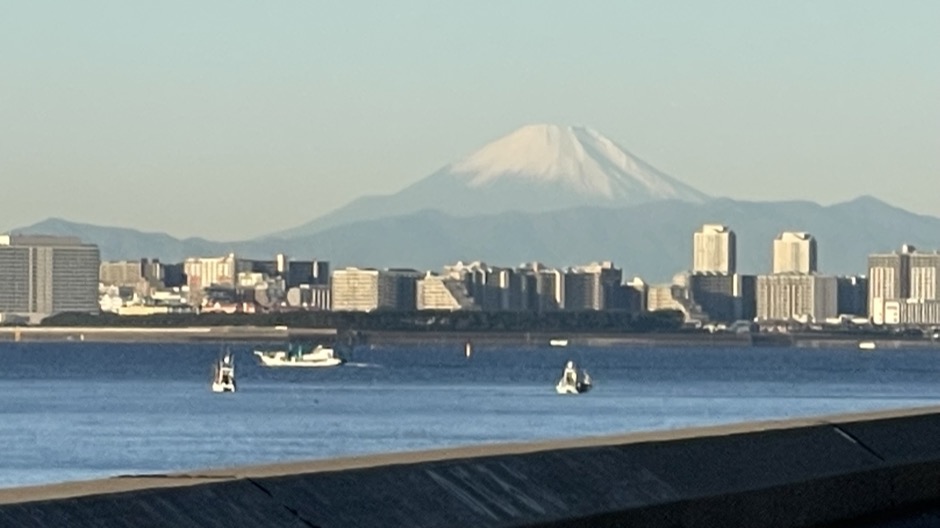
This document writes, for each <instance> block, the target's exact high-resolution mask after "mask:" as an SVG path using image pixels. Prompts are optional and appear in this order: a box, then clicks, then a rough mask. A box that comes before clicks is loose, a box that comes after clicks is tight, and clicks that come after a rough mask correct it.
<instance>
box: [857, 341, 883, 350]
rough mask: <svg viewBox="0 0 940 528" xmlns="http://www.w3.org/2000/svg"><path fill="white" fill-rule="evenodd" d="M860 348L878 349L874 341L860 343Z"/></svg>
mask: <svg viewBox="0 0 940 528" xmlns="http://www.w3.org/2000/svg"><path fill="white" fill-rule="evenodd" d="M858 348H859V349H860V350H874V349H876V348H878V345H876V344H875V342H874V341H859V343H858Z"/></svg>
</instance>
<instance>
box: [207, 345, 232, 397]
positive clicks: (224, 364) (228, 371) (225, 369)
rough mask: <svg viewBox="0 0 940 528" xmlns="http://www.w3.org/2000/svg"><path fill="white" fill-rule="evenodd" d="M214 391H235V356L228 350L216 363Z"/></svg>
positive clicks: (213, 379) (213, 380)
mask: <svg viewBox="0 0 940 528" xmlns="http://www.w3.org/2000/svg"><path fill="white" fill-rule="evenodd" d="M212 392H235V358H234V357H232V353H231V352H226V353H225V355H224V356H222V358H220V359H219V360H218V361H217V362H216V364H215V373H214V374H213V376H212Z"/></svg>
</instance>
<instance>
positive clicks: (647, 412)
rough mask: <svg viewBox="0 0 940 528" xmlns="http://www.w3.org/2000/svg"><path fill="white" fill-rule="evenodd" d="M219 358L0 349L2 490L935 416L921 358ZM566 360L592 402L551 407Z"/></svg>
mask: <svg viewBox="0 0 940 528" xmlns="http://www.w3.org/2000/svg"><path fill="white" fill-rule="evenodd" d="M228 348H229V349H230V350H232V351H233V352H234V353H235V356H236V370H237V378H238V392H237V393H234V394H213V393H212V392H210V390H209V382H210V375H211V370H212V363H213V361H214V360H215V359H216V358H217V357H218V356H219V354H220V352H221V349H222V347H221V346H220V345H218V344H143V343H142V344H101V343H87V342H85V343H0V449H2V456H0V487H10V486H20V485H28V484H40V483H50V482H60V481H67V480H79V479H88V478H98V477H108V476H114V475H125V474H137V473H161V472H166V471H177V470H199V469H205V468H216V467H230V466H236V465H245V464H257V463H266V462H277V461H291V460H306V459H314V458H330V457H337V456H343V455H354V454H365V453H381V452H392V451H404V450H417V449H426V448H435V447H451V446H459V445H469V444H481V443H494V442H507V441H531V440H542V439H552V438H571V437H580V436H589V435H606V434H618V433H626V432H635V431H648V430H657V429H674V428H681V427H688V426H696V425H711V424H722V423H732V422H740V421H748V420H757V419H775V418H787V417H805V416H814V415H821V414H832V413H841V412H854V411H867V410H878V409H890V408H902V407H911V406H923V405H935V404H938V403H940V383H938V380H940V353H938V352H936V351H932V350H925V349H910V350H904V349H901V350H877V351H872V352H861V351H859V350H857V349H797V348H727V349H725V348H695V347H683V348H662V347H659V348H657V347H642V348H579V347H567V348H550V347H544V348H518V349H513V348H487V347H483V346H477V347H475V349H474V353H473V356H472V357H471V358H469V359H468V358H466V357H465V356H464V350H463V346H459V347H440V346H427V347H417V348H415V347H391V346H390V347H374V348H364V347H360V348H356V349H354V350H352V351H351V352H350V353H348V357H347V359H348V360H349V362H348V363H347V364H345V365H343V366H341V367H336V368H327V369H301V368H263V367H260V366H259V365H258V364H257V362H256V358H254V357H253V356H252V355H251V351H252V349H253V347H251V346H249V345H244V344H233V345H229V346H228ZM569 359H572V360H574V361H576V362H577V363H578V364H579V365H580V366H583V367H585V368H586V369H587V370H588V371H589V372H590V373H591V377H592V378H593V380H594V383H595V388H594V390H592V391H591V392H589V393H587V394H583V395H578V396H559V395H557V394H555V391H554V384H555V382H556V381H557V378H558V377H559V376H560V374H561V370H562V367H563V366H564V364H565V362H566V361H567V360H569Z"/></svg>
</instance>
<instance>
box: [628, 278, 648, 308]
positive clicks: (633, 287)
mask: <svg viewBox="0 0 940 528" xmlns="http://www.w3.org/2000/svg"><path fill="white" fill-rule="evenodd" d="M624 287H625V288H627V289H628V290H630V291H628V292H627V299H628V300H629V301H628V303H629V307H628V308H627V309H628V310H630V311H632V312H634V313H639V312H645V311H647V310H648V309H649V307H648V306H647V296H648V294H649V285H648V284H646V282H645V281H644V280H643V279H641V278H640V277H633V279H631V280H629V281H627V283H626V284H624Z"/></svg>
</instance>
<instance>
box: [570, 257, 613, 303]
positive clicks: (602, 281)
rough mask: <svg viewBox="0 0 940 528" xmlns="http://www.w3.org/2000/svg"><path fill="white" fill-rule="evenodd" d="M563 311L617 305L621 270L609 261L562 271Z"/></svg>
mask: <svg viewBox="0 0 940 528" xmlns="http://www.w3.org/2000/svg"><path fill="white" fill-rule="evenodd" d="M563 280H564V300H565V304H564V308H565V309H566V310H608V309H614V308H621V307H622V306H617V304H618V301H619V296H618V294H619V293H620V286H621V283H622V282H623V272H622V271H621V270H620V268H616V267H614V264H613V262H610V261H604V262H592V263H591V264H588V265H586V266H577V267H574V268H570V269H568V270H567V271H565V273H564V276H563Z"/></svg>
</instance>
